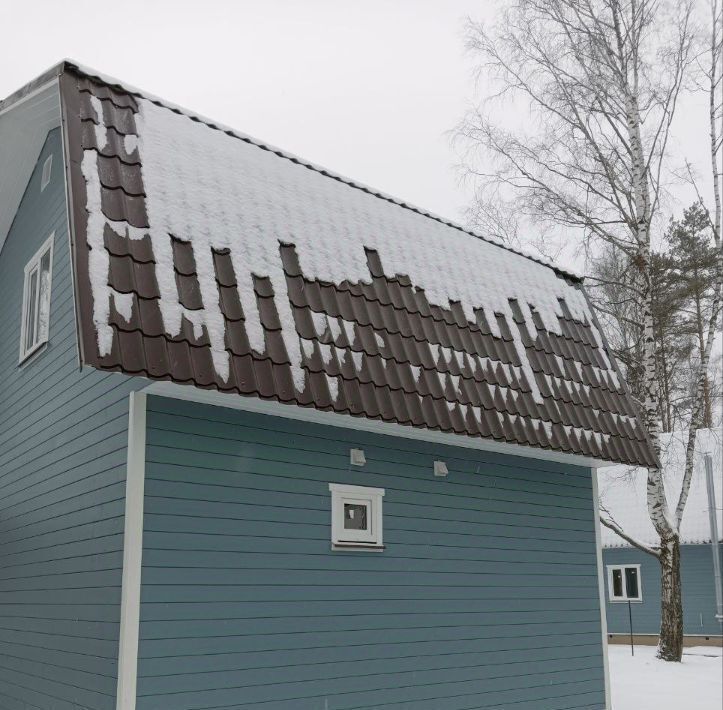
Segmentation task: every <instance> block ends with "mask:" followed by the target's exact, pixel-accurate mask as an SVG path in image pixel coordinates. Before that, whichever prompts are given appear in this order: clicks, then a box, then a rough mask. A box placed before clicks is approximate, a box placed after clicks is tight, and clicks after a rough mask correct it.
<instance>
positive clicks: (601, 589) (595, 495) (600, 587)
mask: <svg viewBox="0 0 723 710" xmlns="http://www.w3.org/2000/svg"><path fill="white" fill-rule="evenodd" d="M591 473H592V500H593V503H592V512H593V516H594V525H595V555H596V557H597V591H598V597H599V600H600V630H601V631H602V654H603V672H604V676H605V710H610V709H611V708H612V705H611V702H612V700H611V698H612V695H611V692H610V663H609V661H608V617H607V608H606V606H605V604H606V599H605V579H604V575H603V570H604V569H605V567H604V565H603V556H602V545H601V544H600V541H601V539H602V534H601V531H600V493H599V491H598V485H597V471H591Z"/></svg>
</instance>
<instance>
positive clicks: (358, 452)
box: [349, 449, 367, 466]
mask: <svg viewBox="0 0 723 710" xmlns="http://www.w3.org/2000/svg"><path fill="white" fill-rule="evenodd" d="M349 461H350V463H351V465H352V466H363V465H364V464H365V463H366V462H367V457H366V456H365V455H364V449H351V450H350V451H349Z"/></svg>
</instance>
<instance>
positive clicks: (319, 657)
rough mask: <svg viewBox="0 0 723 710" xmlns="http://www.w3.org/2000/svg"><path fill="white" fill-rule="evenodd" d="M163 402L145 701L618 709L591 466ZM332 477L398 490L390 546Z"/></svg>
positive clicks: (152, 516) (149, 543)
mask: <svg viewBox="0 0 723 710" xmlns="http://www.w3.org/2000/svg"><path fill="white" fill-rule="evenodd" d="M148 402H149V412H148V439H147V451H146V456H147V462H146V484H145V485H146V488H145V496H146V497H145V522H144V548H143V570H142V592H141V601H142V603H141V629H140V635H141V640H140V648H139V665H138V671H139V680H138V695H139V697H138V708H139V710H150V709H160V708H169V707H173V708H174V710H184V709H186V710H191V708H194V709H195V708H198V709H200V708H239V709H242V708H244V709H245V708H268V709H269V710H286V709H288V710H291V709H292V708H293V710H306V709H307V708H308V709H309V710H311V709H312V708H313V709H314V710H316V709H317V708H318V709H319V710H344V709H346V710H351V709H352V708H354V709H358V710H361V709H362V708H395V709H398V708H405V709H410V710H411V709H412V708H414V709H415V710H419V709H425V708H426V709H428V710H439V708H445V710H463V709H465V708H470V709H471V708H501V707H514V708H517V709H518V710H526V709H530V710H531V709H532V708H535V710H553V709H555V710H561V709H562V708H570V709H571V708H602V707H603V706H604V700H603V694H604V690H603V686H604V683H603V666H602V657H601V637H600V609H599V599H598V587H597V576H596V557H595V535H594V525H593V514H592V504H591V501H592V489H591V479H590V472H589V470H586V469H582V468H576V467H571V466H563V465H558V464H553V463H549V462H544V463H543V462H535V461H533V460H531V459H523V458H513V457H508V456H502V455H495V454H487V453H482V452H476V451H472V450H469V449H460V448H452V447H447V446H435V445H431V444H426V443H421V442H417V441H412V440H408V439H398V438H392V437H387V436H376V435H372V434H368V433H362V432H354V431H351V430H347V429H336V428H332V427H327V426H320V425H313V424H308V423H300V422H294V421H291V420H287V419H281V418H275V417H269V416H263V415H255V414H250V413H244V412H238V411H233V410H228V409H222V408H214V407H209V406H205V405H200V404H192V403H188V402H179V401H173V400H166V399H163V398H156V397H151V398H149V400H148ZM352 447H355V448H363V449H364V451H365V454H366V459H367V464H366V465H365V466H364V467H363V468H356V467H350V465H349V449H350V448H352ZM438 458H441V459H443V460H445V461H446V462H447V465H448V466H449V469H450V475H449V477H448V478H446V479H436V478H435V477H434V476H433V473H432V464H433V461H434V460H435V459H438ZM329 482H338V483H349V484H354V485H368V486H377V487H383V488H385V490H386V496H385V498H384V542H385V544H386V545H387V549H386V550H385V551H384V552H383V553H364V552H361V553H360V552H357V553H354V552H338V551H334V552H333V551H331V550H330V542H329V535H330V495H329V490H328V483H329Z"/></svg>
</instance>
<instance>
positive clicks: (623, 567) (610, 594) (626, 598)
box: [607, 565, 643, 603]
mask: <svg viewBox="0 0 723 710" xmlns="http://www.w3.org/2000/svg"><path fill="white" fill-rule="evenodd" d="M616 569H619V570H620V571H621V574H622V578H623V596H621V597H616V596H614V595H613V570H616ZM626 569H635V570H636V571H637V577H638V596H637V597H629V596H628V590H627V585H626V584H625V570H626ZM607 570H608V599H609V600H610V601H611V602H613V603H615V602H629V601H630V602H641V601H643V579H642V577H641V576H640V565H607Z"/></svg>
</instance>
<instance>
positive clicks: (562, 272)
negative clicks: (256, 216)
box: [59, 59, 584, 283]
mask: <svg viewBox="0 0 723 710" xmlns="http://www.w3.org/2000/svg"><path fill="white" fill-rule="evenodd" d="M59 66H61V67H62V70H63V71H65V70H67V69H70V70H73V71H76V72H78V73H79V74H81V75H83V76H84V77H86V78H87V79H90V80H94V81H96V82H99V83H102V84H105V85H106V86H109V87H111V88H117V89H120V90H121V91H124V92H125V93H129V94H131V95H134V96H137V97H139V98H142V99H145V100H147V101H151V102H152V103H154V104H156V105H157V106H160V107H162V108H165V109H168V110H169V111H173V112H174V113H178V114H181V115H184V116H186V117H187V118H189V119H190V120H192V121H197V122H199V123H203V124H204V125H206V126H208V127H209V128H213V129H215V130H218V131H221V132H223V133H226V134H227V135H228V136H230V137H233V138H237V139H239V140H242V141H244V142H246V143H249V144H250V145H254V146H256V147H257V148H261V149H262V150H267V151H269V152H271V153H274V154H275V155H277V156H279V157H280V158H284V159H285V160H289V161H291V162H292V163H296V164H297V165H301V166H303V167H305V168H308V169H309V170H313V171H314V172H318V173H320V174H322V175H324V176H326V177H328V178H331V179H333V180H337V181H339V182H342V183H344V184H346V185H349V186H350V187H353V188H355V189H357V190H362V191H363V192H366V193H368V194H370V195H373V196H374V197H378V198H379V199H382V200H385V201H386V202H390V203H392V204H395V205H397V206H399V207H402V208H404V209H407V210H410V211H411V212H415V213H416V214H419V215H421V216H423V217H427V218H428V219H432V220H434V221H435V222H439V223H440V224H444V225H445V226H447V227H451V228H452V229H456V230H458V231H460V232H463V233H465V234H468V235H470V236H472V237H475V239H479V240H481V241H483V242H486V243H488V244H492V245H493V246H497V247H499V248H501V249H505V250H506V251H509V252H512V253H513V254H517V255H518V256H521V257H523V258H525V259H529V260H530V261H534V262H536V263H538V264H540V265H542V266H545V267H547V268H549V269H552V270H553V271H554V272H555V273H556V274H558V275H559V276H562V277H563V278H566V279H569V280H571V281H574V282H577V283H582V282H583V280H584V277H583V275H582V274H580V273H578V272H577V271H575V270H573V269H568V268H563V267H561V266H558V265H556V264H554V263H552V262H551V261H550V260H549V259H545V258H544V257H540V256H537V255H535V254H532V253H530V252H528V251H527V250H525V249H520V248H515V247H513V246H511V245H509V244H505V243H504V242H502V241H500V240H499V239H495V238H493V237H489V236H485V235H483V234H479V233H478V232H475V231H474V230H472V229H469V228H467V227H464V226H462V225H461V224H458V223H457V222H454V221H452V220H449V219H447V218H445V217H441V216H439V215H437V214H434V213H433V212H430V211H428V210H425V209H423V208H421V207H417V206H416V205H413V204H410V203H409V202H406V201H404V200H401V199H399V198H397V197H394V196H392V195H389V194H387V193H385V192H382V191H381V190H377V189H375V188H373V187H370V186H368V185H365V184H363V183H361V182H358V181H356V180H352V179H351V178H348V177H345V176H344V175H341V174H339V173H336V172H334V171H333V170H329V169H327V168H325V167H323V166H321V165H317V164H316V163H313V162H311V161H309V160H306V159H305V158H302V157H300V156H297V155H295V154H293V153H290V152H288V151H286V150H284V149H282V148H278V147H276V146H273V145H271V144H270V143H266V142H264V141H261V140H259V139H257V138H254V137H253V136H250V135H247V134H245V133H242V132H240V131H238V130H237V129H235V128H231V127H230V126H226V125H225V124H222V123H220V122H219V121H215V120H213V119H211V118H208V117H206V116H204V115H202V114H199V113H196V112H195V111H191V110H190V109H187V108H185V107H183V106H179V105H178V104H175V103H173V102H171V101H167V100H165V99H162V98H160V97H158V96H155V95H154V94H150V93H148V92H146V91H142V90H141V89H138V88H136V87H134V86H132V85H130V84H126V83H124V82H122V81H119V80H118V79H115V78H114V77H111V76H108V75H106V74H103V73H102V72H98V71H96V70H94V69H92V68H90V67H87V66H84V65H82V64H80V63H78V62H76V61H74V60H72V59H65V60H63V61H62V62H61V63H60V65H59Z"/></svg>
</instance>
